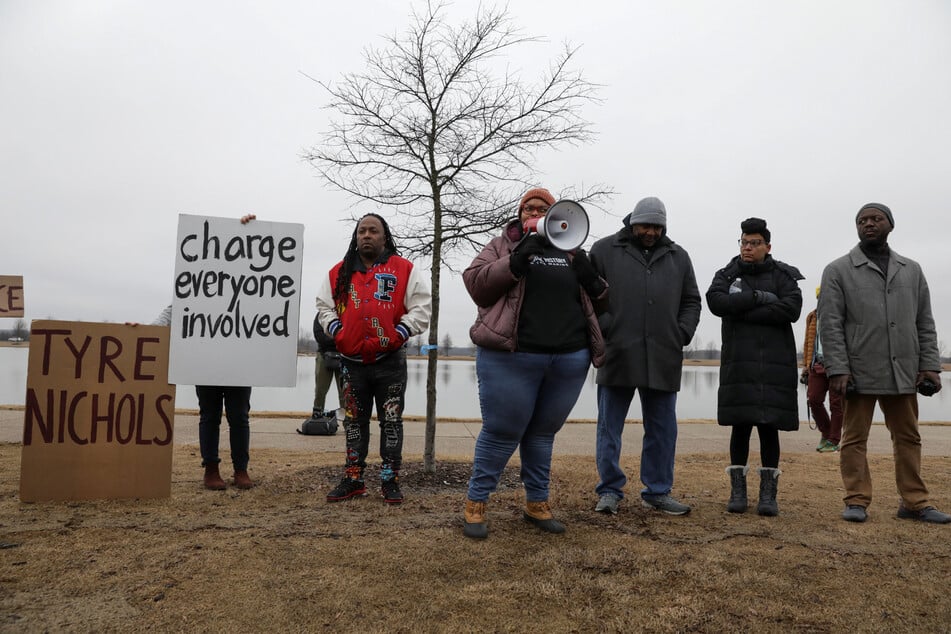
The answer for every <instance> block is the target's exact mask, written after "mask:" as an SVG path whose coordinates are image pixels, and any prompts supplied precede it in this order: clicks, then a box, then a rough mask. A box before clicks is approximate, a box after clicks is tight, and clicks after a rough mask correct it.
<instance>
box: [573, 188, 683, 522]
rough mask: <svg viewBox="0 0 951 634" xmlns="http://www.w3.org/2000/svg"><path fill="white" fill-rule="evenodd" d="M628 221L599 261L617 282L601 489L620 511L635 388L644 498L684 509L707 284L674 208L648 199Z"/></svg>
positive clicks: (598, 247) (607, 331)
mask: <svg viewBox="0 0 951 634" xmlns="http://www.w3.org/2000/svg"><path fill="white" fill-rule="evenodd" d="M623 224H624V226H623V228H622V229H621V230H620V231H618V232H617V233H616V234H614V235H613V236H608V237H606V238H602V239H601V240H598V241H597V242H596V243H595V244H594V246H593V247H592V248H591V262H592V263H593V264H594V267H595V269H596V270H597V271H598V273H599V274H600V275H601V277H602V278H604V279H605V280H607V282H608V284H609V285H610V287H611V296H610V306H609V308H608V309H607V310H606V311H605V312H604V314H602V315H601V317H600V322H601V329H602V331H603V332H604V337H605V342H606V353H607V354H606V358H605V361H604V365H603V366H602V367H601V368H599V369H598V374H597V384H598V429H597V445H596V459H597V464H598V474H599V475H600V477H601V481H600V482H599V483H598V485H597V487H596V488H595V492H596V493H597V494H598V504H597V506H596V507H595V510H596V511H598V512H600V513H617V507H618V502H619V501H620V500H621V499H622V498H623V497H624V492H623V487H624V485H625V484H626V483H627V477H626V476H625V475H624V471H622V470H621V467H620V465H619V461H620V457H621V434H622V432H623V430H624V420H625V418H626V417H627V413H628V409H629V408H630V405H631V400H632V399H633V398H634V392H635V391H637V392H639V393H640V398H641V411H642V414H643V418H644V443H643V448H642V451H641V482H642V483H643V485H644V488H643V489H642V490H641V500H642V503H643V505H644V506H645V507H648V508H653V509H656V510H659V511H662V512H664V513H668V514H670V515H684V514H686V513H689V512H690V507H689V506H687V505H686V504H682V503H681V502H678V501H677V500H675V499H673V498H672V497H671V496H670V491H671V489H672V488H673V484H674V452H675V451H676V447H677V412H676V407H677V392H678V391H679V390H680V375H681V372H682V369H683V347H684V346H686V345H687V344H688V343H690V340H691V339H692V338H693V334H694V331H696V329H697V324H698V323H699V322H700V291H699V289H698V288H697V279H696V276H695V275H694V272H693V264H692V263H691V262H690V256H689V255H687V252H686V251H684V249H683V248H681V247H680V246H679V245H677V244H675V243H674V242H673V241H672V240H671V239H670V238H668V237H667V210H666V208H665V207H664V203H662V202H661V201H660V200H659V199H657V198H653V197H650V198H645V199H643V200H641V201H640V202H638V203H637V206H635V207H634V211H633V212H632V213H631V214H630V215H628V216H627V217H626V218H625V219H624V223H623Z"/></svg>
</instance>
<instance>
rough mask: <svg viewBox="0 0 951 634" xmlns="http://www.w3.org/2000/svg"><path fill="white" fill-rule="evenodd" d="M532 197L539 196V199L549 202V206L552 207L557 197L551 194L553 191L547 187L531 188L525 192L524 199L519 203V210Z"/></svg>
mask: <svg viewBox="0 0 951 634" xmlns="http://www.w3.org/2000/svg"><path fill="white" fill-rule="evenodd" d="M532 198H538V199H539V200H544V201H545V202H546V203H548V206H549V207H551V206H552V205H554V204H555V197H554V196H552V195H551V192H550V191H548V190H547V189H545V188H544V187H536V188H535V189H530V190H528V191H527V192H525V195H524V196H522V200H520V201H519V203H518V208H519V210H521V209H522V207H523V206H525V203H526V202H528V201H529V200H531V199H532Z"/></svg>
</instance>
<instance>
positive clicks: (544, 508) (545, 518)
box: [524, 500, 565, 533]
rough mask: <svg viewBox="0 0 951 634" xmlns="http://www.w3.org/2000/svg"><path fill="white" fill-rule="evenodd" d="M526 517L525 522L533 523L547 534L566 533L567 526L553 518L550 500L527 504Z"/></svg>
mask: <svg viewBox="0 0 951 634" xmlns="http://www.w3.org/2000/svg"><path fill="white" fill-rule="evenodd" d="M524 517H525V521H527V522H531V523H532V524H534V525H535V526H537V527H538V528H540V529H542V530H543V531H545V532H546V533H564V532H565V525H564V524H562V523H561V522H559V521H558V520H556V519H555V518H554V517H553V516H552V514H551V505H549V504H548V500H542V501H540V502H526V503H525V514H524Z"/></svg>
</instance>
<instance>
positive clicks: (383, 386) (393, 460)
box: [371, 352, 406, 482]
mask: <svg viewBox="0 0 951 634" xmlns="http://www.w3.org/2000/svg"><path fill="white" fill-rule="evenodd" d="M371 367H372V379H371V389H372V390H373V398H374V401H375V402H376V414H377V418H378V419H379V420H380V460H381V462H382V466H381V471H380V480H382V481H383V482H386V481H388V480H392V479H394V478H397V477H399V472H400V467H402V464H403V406H404V403H405V398H406V356H405V355H403V354H401V353H399V352H397V353H394V354H391V355H389V356H388V357H386V358H384V359H382V360H381V361H379V362H377V363H375V364H374V365H373V366H371Z"/></svg>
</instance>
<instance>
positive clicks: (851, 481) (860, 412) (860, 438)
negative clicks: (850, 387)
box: [839, 394, 878, 507]
mask: <svg viewBox="0 0 951 634" xmlns="http://www.w3.org/2000/svg"><path fill="white" fill-rule="evenodd" d="M877 400H878V397H877V396H875V395H869V394H852V395H851V396H849V397H848V398H846V399H845V411H844V412H843V417H842V442H841V444H840V445H839V454H840V455H839V471H840V472H841V474H842V485H843V486H844V487H845V497H843V500H844V501H845V504H846V506H861V507H867V506H868V505H869V504H871V503H872V475H871V473H870V472H869V470H868V456H867V453H868V433H869V429H871V427H872V414H873V413H874V411H875V402H876V401H877Z"/></svg>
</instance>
